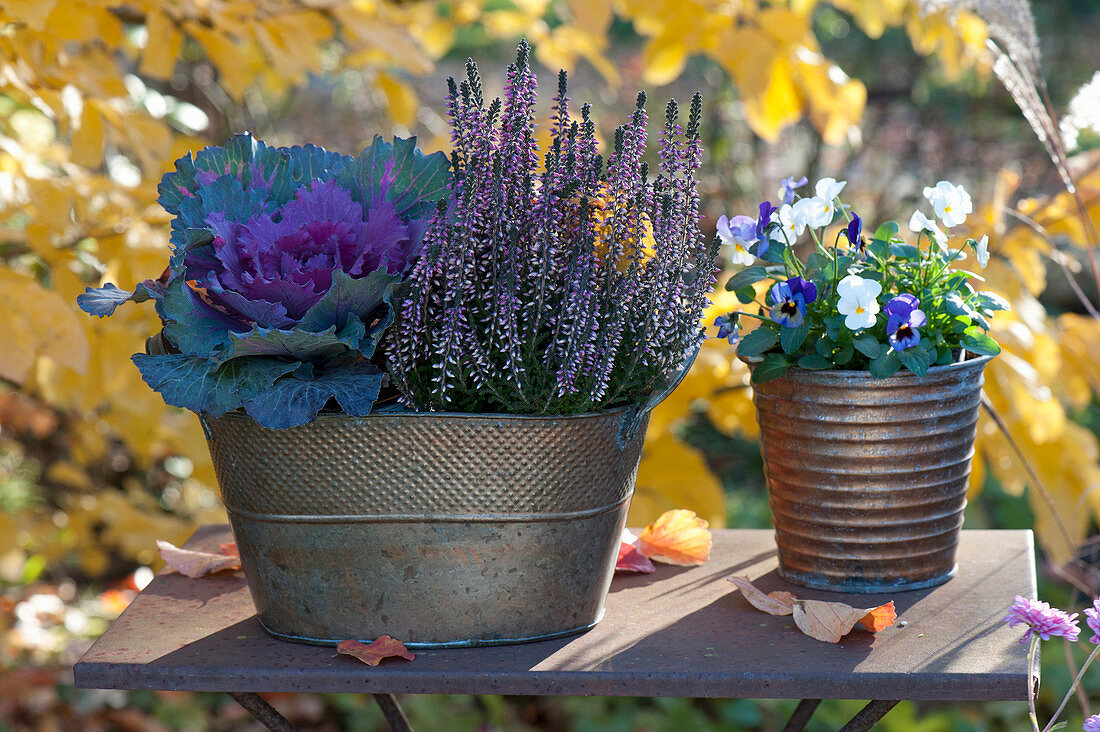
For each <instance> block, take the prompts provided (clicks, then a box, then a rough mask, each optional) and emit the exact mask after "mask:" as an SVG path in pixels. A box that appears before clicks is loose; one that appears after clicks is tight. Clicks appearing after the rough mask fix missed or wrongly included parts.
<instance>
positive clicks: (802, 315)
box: [715, 178, 1008, 382]
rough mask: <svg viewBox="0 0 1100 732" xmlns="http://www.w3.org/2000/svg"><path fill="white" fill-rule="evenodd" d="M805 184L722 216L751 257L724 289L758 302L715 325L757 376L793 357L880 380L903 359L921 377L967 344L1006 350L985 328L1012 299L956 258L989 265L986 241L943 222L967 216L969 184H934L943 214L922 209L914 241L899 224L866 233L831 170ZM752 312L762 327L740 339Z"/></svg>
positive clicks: (775, 373)
mask: <svg viewBox="0 0 1100 732" xmlns="http://www.w3.org/2000/svg"><path fill="white" fill-rule="evenodd" d="M806 184H807V180H806V179H805V178H802V179H800V180H795V179H793V178H787V179H784V180H783V181H782V184H781V187H780V189H779V191H778V194H779V198H780V201H781V203H780V205H779V207H778V208H776V207H775V206H773V205H772V203H771V202H769V201H765V202H763V203H761V204H760V208H759V213H758V215H757V217H756V218H755V219H752V218H750V217H748V216H734V217H733V218H728V217H726V216H722V217H721V218H720V219H719V220H718V226H717V230H718V237H719V238H720V239H721V240H722V241H723V242H724V243H725V244H727V245H728V246H729V249H730V259H731V260H732V261H733V263H734V264H739V265H742V266H743V268H742V269H741V270H740V271H739V272H737V273H735V274H734V275H733V276H732V277H731V278H730V279H729V281H728V282H727V283H726V288H727V289H728V290H733V291H735V292H736V294H737V299H738V300H739V301H740V302H741V303H742V304H743V305H746V306H751V307H749V308H746V309H741V310H736V311H733V312H731V313H728V314H725V315H722V316H720V318H719V319H718V321H716V322H715V325H717V326H718V327H719V329H720V331H721V332H720V333H719V337H724V338H727V339H728V340H729V341H730V342H731V343H735V342H736V343H737V354H738V355H739V356H740V357H741V358H744V359H747V360H749V361H750V362H754V363H755V367H754V369H753V380H754V381H755V382H764V381H769V380H771V379H776V378H779V377H780V376H782V375H783V374H785V373H786V372H787V370H788V369H790V368H792V367H795V366H797V367H798V368H803V369H809V370H822V369H848V370H864V371H870V373H871V374H872V375H873V376H875V377H877V378H886V377H888V376H892V375H894V374H895V373H897V372H898V371H899V370H900V369H902V368H905V369H908V370H909V371H911V372H913V373H914V374H916V375H918V376H923V375H924V374H925V373H926V372H927V371H928V369H929V368H930V367H932V366H942V365H946V364H950V363H953V362H955V361H957V360H960V358H964V357H965V355H966V353H969V354H971V355H996V354H997V353H999V352H1000V347H999V346H998V345H997V343H996V342H995V341H994V340H993V339H992V338H991V337H990V336H989V334H988V330H989V318H990V317H992V315H993V313H994V312H996V311H998V310H1005V309H1007V308H1008V303H1007V302H1006V301H1005V300H1004V299H1003V298H1001V297H1000V296H998V295H996V294H994V293H992V292H988V291H984V290H979V289H976V288H975V287H974V285H973V284H972V282H973V281H978V282H980V281H982V277H981V275H979V274H977V273H976V272H972V271H968V270H966V269H962V268H961V267H960V266H959V263H960V262H961V261H962V260H964V259H966V256H967V255H966V250H971V251H973V253H974V254H975V255H976V259H977V262H978V266H979V267H980V268H984V267H985V266H986V264H987V263H988V261H989V251H988V248H987V246H988V240H987V238H986V237H982V239H981V240H978V241H976V240H974V239H972V238H966V239H961V243H959V244H952V242H951V239H950V238H949V237H948V235H947V234H946V233H945V231H944V230H945V229H952V228H955V227H958V226H961V225H962V224H963V223H965V221H966V216H967V214H969V213H970V212H971V210H972V208H973V205H972V203H971V200H970V196H969V195H968V194H967V192H966V190H965V189H964V188H963V187H962V186H956V185H953V184H951V183H949V182H947V181H940V182H939V183H937V184H936V186H935V187H930V188H925V189H924V196H925V198H926V199H927V200H928V202H929V203H930V204H931V206H932V209H933V211H934V214H935V218H934V219H931V218H929V217H928V216H927V215H926V214H925V213H923V212H921V211H919V210H918V211H916V212H914V214H913V215H912V217H911V218H910V220H909V227H908V228H909V230H910V232H911V233H912V235H913V241H906V238H905V237H903V236H902V235H901V230H900V227H899V226H898V224H897V223H895V222H893V221H890V222H887V223H885V224H882V225H881V226H879V227H878V228H877V229H876V230H875V232H874V233H873V234H870V235H868V234H866V233H865V231H864V224H863V219H862V218H861V217H860V216H859V214H857V213H856V212H854V211H852V210H851V208H849V207H847V206H845V205H844V204H843V202H842V201H841V199H840V194H841V192H842V191H843V190H844V187H845V185H846V183H845V182H844V181H837V180H834V179H833V178H823V179H821V180H819V181H817V183H816V185H815V186H814V194H813V195H812V196H809V195H807V196H799V194H798V189H799V188H801V187H803V186H805V185H806ZM937 221H938V222H939V223H937ZM940 224H942V225H943V228H940ZM803 247H804V248H806V249H810V250H811V253H810V254H809V256H807V257H806V258H805V260H804V261H803V260H801V259H799V258H798V256H797V255H796V252H797V251H799V249H800V248H803ZM769 281H770V282H771V283H772V284H771V286H770V287H765V288H764V289H763V290H761V289H760V288H759V286H758V283H761V282H764V283H767V282H769ZM746 320H752V321H758V322H759V325H758V326H757V327H756V328H754V329H753V330H751V331H749V332H748V333H747V334H745V335H744V336H743V337H739V333H738V330H739V328H740V326H741V325H742V324H743V323H744V322H746Z"/></svg>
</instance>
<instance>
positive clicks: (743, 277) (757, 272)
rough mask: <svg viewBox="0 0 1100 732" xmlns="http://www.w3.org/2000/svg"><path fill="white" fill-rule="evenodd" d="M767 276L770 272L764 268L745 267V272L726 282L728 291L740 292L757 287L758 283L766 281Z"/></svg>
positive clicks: (742, 271)
mask: <svg viewBox="0 0 1100 732" xmlns="http://www.w3.org/2000/svg"><path fill="white" fill-rule="evenodd" d="M767 276H768V272H767V270H765V269H764V268H763V267H745V268H744V269H743V270H741V271H740V272H738V273H737V274H735V275H733V276H732V277H730V278H729V280H728V281H727V282H726V289H727V290H740V289H742V288H744V287H749V286H751V285H755V284H756V283H757V282H759V281H760V280H762V279H765V278H766V277H767Z"/></svg>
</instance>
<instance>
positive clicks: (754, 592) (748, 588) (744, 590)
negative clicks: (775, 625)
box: [726, 576, 798, 615]
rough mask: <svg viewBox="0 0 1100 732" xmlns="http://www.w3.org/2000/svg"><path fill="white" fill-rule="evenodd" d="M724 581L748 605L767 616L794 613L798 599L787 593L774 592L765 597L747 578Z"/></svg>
mask: <svg viewBox="0 0 1100 732" xmlns="http://www.w3.org/2000/svg"><path fill="white" fill-rule="evenodd" d="M726 579H727V580H729V581H730V582H732V583H733V584H734V585H736V586H737V589H739V590H741V594H742V595H744V596H745V599H746V600H748V601H749V604H750V605H752V606H753V607H754V608H756V609H757V610H762V611H764V612H766V613H768V614H769V615H790V614H791V613H793V612H794V603H795V601H796V600H797V599H798V598H796V597H795V596H794V595H792V594H791V593H789V592H784V591H783V590H775V591H774V592H769V593H768V594H766V595H765V594H764V591H763V590H759V589H757V587H756V585H754V584H753V583H752V582H750V581H749V578H748V577H737V576H730V577H726Z"/></svg>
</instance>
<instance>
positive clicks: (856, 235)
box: [844, 212, 867, 259]
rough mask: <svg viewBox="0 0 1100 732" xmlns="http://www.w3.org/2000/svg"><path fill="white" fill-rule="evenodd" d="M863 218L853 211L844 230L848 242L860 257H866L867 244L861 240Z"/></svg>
mask: <svg viewBox="0 0 1100 732" xmlns="http://www.w3.org/2000/svg"><path fill="white" fill-rule="evenodd" d="M862 234H863V219H861V218H860V217H859V214H857V213H855V212H853V213H852V220H851V221H849V222H848V228H847V229H845V230H844V236H846V237H847V238H848V243H849V244H851V245H852V248H853V249H855V251H856V255H857V256H858V257H859V258H860V259H867V245H866V244H865V243H864V241H863V237H862V236H861V235H862Z"/></svg>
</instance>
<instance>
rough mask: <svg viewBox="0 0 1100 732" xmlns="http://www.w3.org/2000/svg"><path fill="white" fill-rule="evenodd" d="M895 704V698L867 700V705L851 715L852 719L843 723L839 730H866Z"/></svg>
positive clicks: (848, 731) (855, 731)
mask: <svg viewBox="0 0 1100 732" xmlns="http://www.w3.org/2000/svg"><path fill="white" fill-rule="evenodd" d="M897 705H898V700H897V699H878V700H875V701H872V702H868V703H867V706H865V707H864V708H863V709H861V710H860V711H859V714H857V715H856V716H854V717H852V721H850V722H848V724H846V725H844V727H843V729H841V730H840V732H867V730H869V729H871V728H872V727H874V726H875V724H877V723H878V722H879V720H881V719H882V718H883V717H885V716H886V715H887V714H888V713H889V711H890V710H891V709H893V708H894V707H896V706H897Z"/></svg>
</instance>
